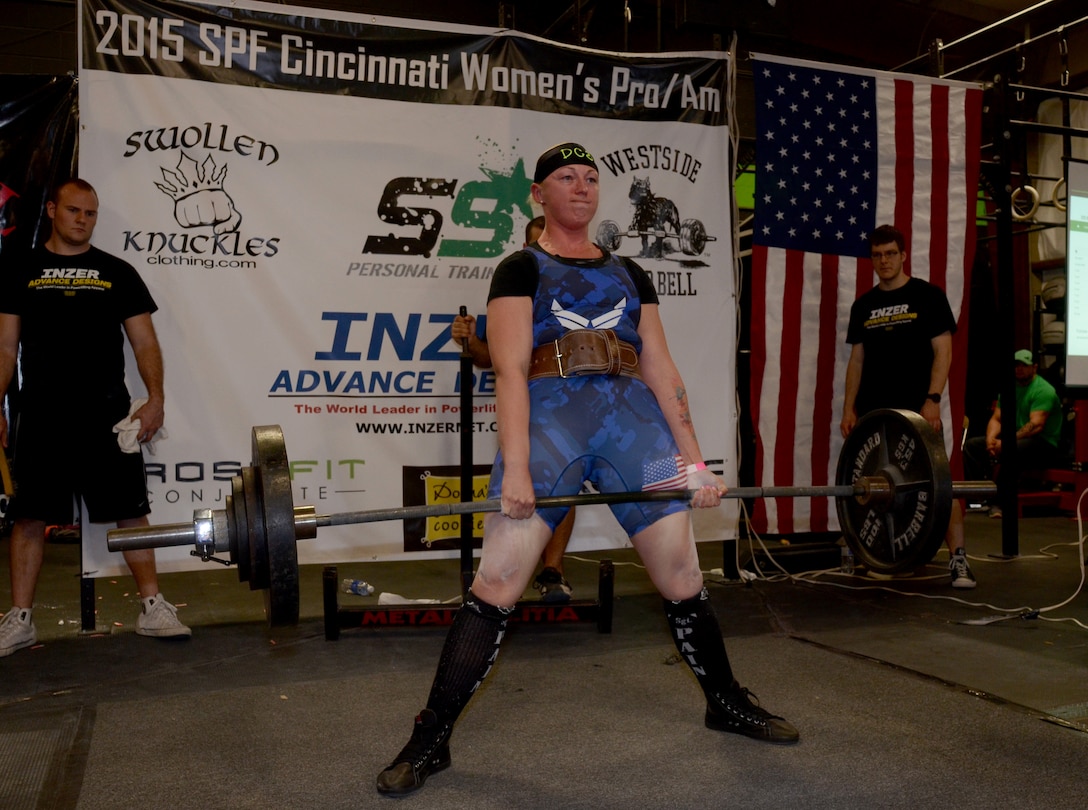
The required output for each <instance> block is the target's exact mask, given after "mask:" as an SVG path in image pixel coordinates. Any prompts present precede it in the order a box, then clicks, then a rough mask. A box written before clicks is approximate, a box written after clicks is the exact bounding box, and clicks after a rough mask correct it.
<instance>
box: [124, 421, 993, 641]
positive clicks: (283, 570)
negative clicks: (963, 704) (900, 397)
mask: <svg viewBox="0 0 1088 810" xmlns="http://www.w3.org/2000/svg"><path fill="white" fill-rule="evenodd" d="M252 458H253V464H252V466H249V467H244V468H243V469H242V471H241V474H240V475H236V476H234V477H233V478H232V479H231V494H230V495H227V496H226V498H225V508H223V509H215V510H213V509H198V510H196V512H195V513H194V515H193V521H192V522H191V523H175V524H169V525H161V526H148V527H137V528H131V529H111V530H110V531H109V532H108V533H107V545H108V547H109V549H110V551H129V550H133V549H145V548H165V547H170V546H185V545H193V546H195V549H194V551H193V552H192V553H193V554H194V555H196V556H199V557H200V558H201V559H202V560H204V561H211V560H215V561H218V562H223V563H225V564H228V565H235V566H236V567H237V569H238V578H239V580H240V581H242V582H249V587H250V588H251V589H252V590H263V591H264V592H265V607H266V613H267V618H268V623H269V625H270V626H272V627H280V626H284V625H290V624H296V623H297V622H298V617H299V571H298V541H299V540H308V539H312V538H314V537H316V536H317V529H318V528H319V527H323V526H343V525H349V524H357V523H373V522H379V521H387V520H412V519H417V518H428V517H442V516H446V515H464V514H472V513H482V512H498V511H500V510H501V504H500V501H499V500H498V499H492V500H484V501H470V502H461V503H440V504H428V505H420V506H402V507H392V508H387V509H369V510H364V511H358V512H340V513H335V514H330V515H319V514H317V512H316V510H315V508H314V507H313V506H295V504H294V501H293V498H292V487H291V474H290V464H289V462H288V459H287V448H286V445H285V443H284V438H283V431H282V430H281V429H280V427H279V426H278V425H265V426H258V427H254V428H253V430H252ZM836 481H837V484H836V485H834V486H807V487H792V486H771V487H734V488H732V489H730V490H729V491H728V492H727V493H726V494H725V496H724V497H726V498H740V499H756V498H817V497H829V498H835V499H836V507H837V509H838V514H839V523H840V526H841V529H842V532H843V536H844V537H845V539H846V542H847V543H848V544H849V545H850V547H851V549H852V550H853V552H854V555H855V556H856V557H857V559H858V561H859V562H861V563H862V564H864V565H866V566H867V567H868V568H869V569H870V570H873V571H877V572H879V573H885V574H893V573H898V572H901V571H905V570H913V569H914V568H917V567H918V566H920V565H924V564H925V563H927V562H929V560H930V559H932V558H933V555H934V554H935V553H936V551H937V548H938V547H939V545H940V543H941V541H942V540H943V538H944V534H945V530H946V529H947V527H948V521H949V518H950V516H951V510H952V500H953V499H954V498H974V497H978V498H988V497H992V496H993V495H995V494H996V491H997V488H996V486H995V485H994V484H993V482H991V481H957V482H953V481H952V476H951V470H950V468H949V464H948V457H947V455H946V453H945V449H944V442H943V441H942V440H941V437H940V436H939V435H938V434H937V432H936V431H935V430H933V428H932V427H930V425H929V423H927V422H926V421H925V420H924V419H923V418H922V417H921V416H919V415H918V414H917V413H914V412H911V411H897V410H879V411H873V412H872V413H870V414H867V415H866V416H865V417H864V418H862V419H861V420H860V421H859V422H858V424H857V425H856V426H855V428H854V430H853V431H852V432H851V433H850V435H849V436H848V437H847V439H846V441H845V442H844V443H843V447H842V451H841V453H840V454H839V459H838V466H837V470H836ZM694 493H695V490H686V489H678V490H664V491H647V492H603V493H593V494H589V495H561V496H554V497H546V498H539V499H537V506H538V507H539V508H547V507H567V506H579V505H582V504H618V503H631V502H641V501H662V500H690V499H691V497H692V496H693V495H694ZM216 553H226V554H227V555H228V559H227V560H223V559H221V558H219V557H216V556H215V554H216Z"/></svg>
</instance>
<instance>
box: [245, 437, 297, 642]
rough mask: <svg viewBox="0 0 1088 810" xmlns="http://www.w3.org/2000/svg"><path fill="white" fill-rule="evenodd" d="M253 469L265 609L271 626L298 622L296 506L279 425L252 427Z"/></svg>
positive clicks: (285, 448)
mask: <svg viewBox="0 0 1088 810" xmlns="http://www.w3.org/2000/svg"><path fill="white" fill-rule="evenodd" d="M253 466H254V467H256V468H257V469H258V470H259V471H260V474H259V476H258V484H259V486H260V493H261V498H260V500H261V504H262V506H263V514H262V521H261V523H262V524H263V527H264V539H265V544H264V551H265V554H266V556H267V573H268V582H267V585H265V586H263V587H265V588H267V590H266V591H265V610H266V613H267V616H268V624H269V626H270V627H282V626H285V625H292V624H297V623H298V613H299V607H298V601H299V587H298V538H297V537H296V534H295V504H294V500H293V498H292V494H291V468H290V463H289V462H288V460H287V447H286V445H285V444H284V441H283V431H282V430H281V429H280V428H279V426H278V425H263V426H257V427H254V428H253Z"/></svg>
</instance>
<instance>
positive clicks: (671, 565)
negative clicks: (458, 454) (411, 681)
mask: <svg viewBox="0 0 1088 810" xmlns="http://www.w3.org/2000/svg"><path fill="white" fill-rule="evenodd" d="M599 179H600V178H599V175H598V172H597V165H596V162H595V161H594V159H593V157H592V155H591V154H590V153H589V152H587V151H586V150H585V149H584V148H583V147H581V146H580V145H578V144H576V143H564V144H560V145H558V146H555V147H552V148H551V149H548V150H547V151H546V152H544V153H543V154H542V155H541V156H540V158H539V159H538V161H537V164H536V171H535V174H534V177H533V184H532V187H531V193H532V195H533V198H534V200H535V201H536V203H537V204H538V205H540V206H541V207H542V209H543V211H544V216H545V218H546V225H545V228H544V232H543V234H541V236H540V239H539V240H538V242H537V244H536V245H535V246H532V247H529V248H525V249H522V250H519V251H518V252H517V253H514V254H513V255H511V256H508V257H507V258H506V259H504V260H503V262H502V263H501V264H500V265H499V266H498V268H497V269H496V272H495V277H494V279H493V281H492V285H491V293H490V295H489V300H488V312H487V315H488V338H489V339H488V344H489V346H490V348H491V357H492V361H493V364H494V367H495V371H496V375H497V377H496V383H495V392H496V400H497V408H498V423H499V453H498V456H497V457H496V459H495V464H494V467H493V471H492V477H491V494H490V497H495V496H496V495H498V496H500V497H501V500H502V513H501V514H495V513H490V514H489V515H488V516H487V518H486V519H485V522H484V540H483V550H482V555H481V558H480V563H479V569H478V571H477V573H476V577H475V579H474V580H473V583H472V587H471V588H470V590H469V591H468V593H467V594H466V596H465V600H464V603H463V605H462V607H461V609H460V610H459V611H458V613H457V616H456V618H455V619H454V622H453V625H452V626H451V628H450V632H449V635H448V636H447V638H446V642H445V646H444V648H443V650H442V654H441V656H440V658H439V662H438V670H437V672H436V674H435V678H434V683H433V685H432V687H431V692H430V695H429V697H428V699H427V706H426V708H424V709H423V710H422V711H421V712H420V713H419V715H418V716H417V717H416V721H415V727H414V729H413V732H412V736H411V739H410V740H409V742H408V744H407V745H406V746H405V747H404V749H403V750H402V751H401V752H400V753H399V754H398V755H397V756H396V757H395V758H394V759H393V761H392V762H391V763H390V765H389V766H388V767H387V768H386V769H385V770H383V771H382V772H381V773H380V774H379V775H378V779H377V788H378V791H379V792H380V793H385V794H405V793H410V792H412V791H414V790H416V789H418V788H419V787H421V786H422V785H423V783H424V782H425V781H426V779H427V778H428V776H430V775H431V774H432V773H435V772H437V771H440V770H443V769H444V768H447V767H449V765H450V751H449V739H450V735H451V733H452V730H453V724H454V722H455V721H456V720H457V717H458V716H459V715H460V713H461V711H462V710H463V709H464V707H465V705H466V704H467V703H468V700H469V698H471V697H472V695H473V693H474V692H475V691H476V689H477V687H478V686H479V685H480V683H481V682H482V681H483V679H484V677H485V676H486V675H487V673H488V672H489V670H490V669H491V666H492V664H493V663H494V661H495V658H496V656H497V655H498V651H499V646H500V644H501V642H502V639H503V636H504V634H505V630H506V622H507V618H508V616H509V614H510V612H511V611H512V610H513V608H514V606H515V604H516V603H517V601H518V599H519V598H520V597H521V595H522V594H523V593H524V591H525V588H526V586H527V584H528V580H529V577H530V576H531V575H532V573H533V570H534V566H535V563H536V560H537V558H538V557H539V556H540V552H541V550H542V549H543V547H544V544H545V543H546V542H547V540H548V537H549V536H550V535H551V531H552V529H553V528H554V527H555V525H556V524H557V523H559V521H560V520H562V518H563V516H564V514H565V513H566V510H565V509H563V508H558V509H541V510H537V509H536V501H537V498H540V497H545V496H551V495H563V494H574V493H576V492H577V491H578V489H579V488H580V487H581V485H582V482H583V481H584V480H590V481H592V482H594V483H595V484H596V485H597V487H598V489H600V490H601V491H604V492H607V491H625V490H630V489H643V490H654V489H670V488H675V487H677V486H682V485H684V484H686V485H687V486H688V487H689V488H692V489H695V490H697V492H696V493H695V495H694V496H693V498H692V501H691V505H692V506H695V507H713V506H717V505H718V504H719V503H720V501H721V496H722V494H723V493H724V492H725V485H724V483H723V482H722V481H721V479H720V478H718V476H716V475H714V474H713V473H712V472H711V471H710V470H708V469H706V466H705V465H704V464H703V462H702V459H703V456H702V453H701V452H700V450H699V444H698V441H697V439H696V437H695V430H694V428H693V426H692V422H691V415H690V412H689V409H688V401H687V394H686V392H685V389H684V384H683V381H682V380H681V378H680V374H679V372H678V371H677V368H676V365H675V363H674V362H673V360H672V357H671V356H670V354H669V350H668V347H667V345H666V342H665V333H664V329H663V327H662V324H661V319H660V316H659V314H658V300H657V295H656V292H655V290H654V287H653V284H652V283H651V281H650V279H649V276H648V275H647V273H646V272H645V271H644V270H643V269H642V268H640V267H639V266H638V265H636V264H634V263H633V262H630V261H628V260H626V259H623V258H620V257H617V256H615V255H613V254H611V253H609V252H608V251H606V250H604V249H602V248H601V247H599V246H597V245H595V244H594V243H593V242H592V241H591V239H590V238H589V225H590V222H591V221H592V220H593V218H594V216H595V215H596V212H597V204H598V199H599ZM585 326H588V327H590V328H581V327H585ZM612 510H613V513H614V514H615V515H616V517H617V519H618V520H619V521H620V523H621V524H622V525H623V527H624V530H625V531H627V533H628V534H629V535H630V537H631V543H632V545H633V546H634V547H635V549H636V550H637V551H638V553H639V556H640V557H641V558H642V561H643V562H644V563H645V565H646V569H647V572H648V573H649V575H650V578H651V580H652V581H653V583H654V585H655V587H656V588H657V589H658V591H659V592H660V593H661V595H662V596H663V598H664V608H665V615H666V617H667V618H668V621H669V624H670V627H671V628H672V635H673V641H674V642H675V644H676V647H677V649H678V650H679V651H680V654H681V656H682V657H683V659H684V661H685V662H687V664H688V665H689V666H690V667H691V669H692V671H693V672H694V673H695V676H696V678H697V679H698V681H699V685H700V686H701V687H702V689H703V692H704V693H705V696H706V715H705V723H706V725H707V727H709V728H712V729H716V730H719V731H729V732H734V733H738V734H744V735H746V736H749V737H754V738H756V739H761V740H764V741H767V742H773V743H794V742H797V740H798V738H799V735H798V733H797V729H795V728H794V727H793V726H792V725H791V724H790V723H788V722H786V721H785V720H783V719H782V718H781V717H777V716H775V715H773V714H771V713H770V712H768V711H766V710H765V709H763V708H761V707H760V706H759V705H758V704H757V703H754V702H753V701H752V698H751V695H750V693H749V692H748V690H747V689H745V688H743V687H741V686H740V685H739V684H738V683H737V681H736V680H735V679H734V677H733V672H732V669H731V668H730V664H729V659H728V656H727V655H726V651H725V643H724V641H723V639H722V635H721V630H720V627H719V625H718V621H717V619H716V618H715V616H714V614H713V612H712V610H711V608H710V600H709V595H708V593H707V591H706V588H705V587H704V586H703V579H702V572H701V570H700V566H699V557H698V553H697V550H696V548H695V542H694V538H693V536H692V532H691V517H690V512H689V509H688V505H687V504H686V503H684V502H682V501H662V502H656V501H655V502H649V503H645V502H644V503H630V504H620V505H615V506H613V507H612Z"/></svg>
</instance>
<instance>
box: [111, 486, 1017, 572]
mask: <svg viewBox="0 0 1088 810" xmlns="http://www.w3.org/2000/svg"><path fill="white" fill-rule="evenodd" d="M911 486H913V485H912V483H910V482H906V483H899V484H897V485H895V487H898V488H899V489H909V488H911ZM895 487H893V486H892V485H891V484H890V483H889V482H888V481H887V480H886V479H883V478H881V477H879V476H873V477H871V478H862V479H859V480H858V481H857V482H855V483H854V484H853V485H837V486H808V487H788V486H781V487H733V488H732V489H730V490H728V491H727V492H726V493H725V495H724V496H722V497H723V498H726V499H729V498H733V499H742V500H753V499H759V498H857V499H858V500H859V502H863V503H864V502H866V501H867V500H873V501H877V502H879V501H881V500H885V499H890V498H893V497H894V489H895ZM695 492H696V490H691V489H670V490H657V491H653V490H651V491H645V492H596V493H590V494H587V495H556V496H552V497H545V498H540V499H538V500H537V504H536V505H537V508H540V509H547V508H554V507H567V506H579V505H589V504H614V503H633V502H648V501H677V500H691V498H692V496H693V495H694V494H695ZM996 493H997V487H996V485H995V484H994V483H993V482H992V481H955V482H953V483H952V494H953V497H955V498H976V497H977V498H989V497H993V496H994V495H995V494H996ZM500 511H502V502H501V501H500V500H498V499H491V500H486V501H472V502H465V503H461V502H452V503H437V504H427V505H421V506H402V507H392V508H388V509H364V510H362V511H357V512H338V513H333V514H329V515H318V514H315V513H314V509H313V507H312V506H296V507H295V516H294V520H295V526H296V535H297V537H298V539H312V538H313V537H314V536H315V535H316V529H317V528H319V527H322V526H346V525H354V524H359V523H378V522H382V521H390V520H413V519H418V518H429V517H444V516H446V515H464V514H472V513H480V512H500ZM225 525H226V524H225V521H224V519H223V515H222V510H211V509H204V510H197V512H196V516H195V518H194V520H193V522H192V523H170V524H162V525H158V526H141V527H136V528H131V529H110V530H109V531H108V532H107V540H106V544H107V546H108V547H109V550H110V551H132V550H135V549H141V548H169V547H172V546H187V545H193V546H196V547H197V549H198V551H200V550H204V551H205V552H206V553H205V554H201V556H208V555H210V553H211V552H216V551H218V552H224V551H229V550H230V549H229V546H228V538H227V537H226V536H225V535H224V533H223V528H222V527H224V526H225Z"/></svg>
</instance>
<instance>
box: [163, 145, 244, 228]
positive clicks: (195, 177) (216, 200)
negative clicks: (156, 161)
mask: <svg viewBox="0 0 1088 810" xmlns="http://www.w3.org/2000/svg"><path fill="white" fill-rule="evenodd" d="M159 169H160V171H161V172H162V178H163V182H161V183H159V182H156V183H155V187H156V188H158V189H159V191H161V192H162V193H163V194H165V195H167V196H168V197H170V198H171V199H173V201H174V220H175V221H176V222H177V223H178V225H180V226H181V227H183V228H202V227H206V226H211V229H212V232H213V233H215V234H216V235H219V234H224V233H230V232H233V231H237V230H238V227H239V226H240V225H241V224H242V215H241V214H240V213H239V212H238V209H237V208H236V207H235V205H234V200H232V199H231V198H230V195H229V194H227V192H226V190H225V189H224V188H223V181H224V180H225V179H226V176H227V164H226V163H224V164H223V165H222V166H217V165H216V162H215V159H214V158H213V157H212V156H211V155H208V156H207V157H206V158H204V161H203V162H202V163H197V162H196V161H195V160H194V159H193V158H191V157H189V155H188V154H186V153H185V152H182V153H181V157H179V158H178V165H177V167H176V168H175V169H164V168H162V167H161V166H160V167H159Z"/></svg>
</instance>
